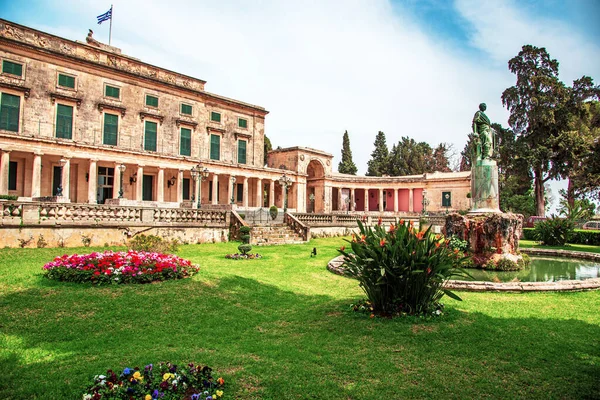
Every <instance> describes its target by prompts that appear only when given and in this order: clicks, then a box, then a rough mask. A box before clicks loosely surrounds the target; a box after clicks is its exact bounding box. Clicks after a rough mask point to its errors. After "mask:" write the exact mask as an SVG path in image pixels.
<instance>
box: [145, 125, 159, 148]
mask: <svg viewBox="0 0 600 400" xmlns="http://www.w3.org/2000/svg"><path fill="white" fill-rule="evenodd" d="M144 125H145V128H146V129H145V130H144V150H148V151H156V131H157V128H158V125H157V124H156V122H151V121H146V122H145V124H144Z"/></svg>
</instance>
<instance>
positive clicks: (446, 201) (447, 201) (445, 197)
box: [442, 192, 452, 207]
mask: <svg viewBox="0 0 600 400" xmlns="http://www.w3.org/2000/svg"><path fill="white" fill-rule="evenodd" d="M442 207H452V193H451V192H442Z"/></svg>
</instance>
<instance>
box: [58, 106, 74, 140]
mask: <svg viewBox="0 0 600 400" xmlns="http://www.w3.org/2000/svg"><path fill="white" fill-rule="evenodd" d="M56 137H57V138H62V139H72V138H73V107H71V106H65V105H64V104H58V105H57V106H56Z"/></svg>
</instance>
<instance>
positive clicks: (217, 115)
mask: <svg viewBox="0 0 600 400" xmlns="http://www.w3.org/2000/svg"><path fill="white" fill-rule="evenodd" d="M210 120H211V121H213V122H221V114H220V113H218V112H214V111H211V112H210Z"/></svg>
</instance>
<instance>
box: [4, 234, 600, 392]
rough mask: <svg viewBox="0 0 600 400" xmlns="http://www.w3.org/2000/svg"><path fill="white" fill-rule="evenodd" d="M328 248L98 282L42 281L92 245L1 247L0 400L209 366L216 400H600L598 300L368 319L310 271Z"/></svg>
mask: <svg viewBox="0 0 600 400" xmlns="http://www.w3.org/2000/svg"><path fill="white" fill-rule="evenodd" d="M343 243H344V242H343V240H342V239H318V240H314V241H312V242H311V243H310V244H307V245H294V246H280V247H277V246H276V247H260V248H258V250H259V251H260V253H262V254H263V255H264V259H262V260H248V261H233V260H226V259H224V258H223V255H224V254H225V253H228V252H234V251H235V249H236V247H237V243H223V244H204V245H188V246H182V247H181V250H180V252H179V255H180V256H182V257H185V258H189V259H191V260H193V261H194V262H196V263H199V264H200V265H201V267H202V270H201V272H200V274H199V275H196V276H194V277H193V278H192V279H187V280H182V281H172V282H163V283H158V284H151V285H137V286H136V285H132V286H111V287H92V286H88V285H77V284H68V283H59V282H52V281H48V280H45V279H43V278H42V277H41V266H42V265H43V264H44V263H45V262H47V261H49V260H51V259H52V258H53V257H54V256H55V255H60V254H62V253H64V252H65V251H67V252H69V253H71V252H77V251H80V252H83V251H90V250H91V249H3V250H0V260H1V261H0V277H1V278H0V296H1V300H0V341H1V343H0V360H1V361H0V374H1V376H2V379H0V398H2V399H38V398H39V399H81V393H82V390H83V388H84V387H85V386H86V385H87V384H88V383H89V382H90V380H91V378H92V377H93V376H94V375H95V374H100V373H103V372H104V371H105V370H106V369H108V368H115V369H117V368H122V367H126V366H128V367H134V366H143V365H145V364H148V363H150V362H157V361H161V360H164V361H167V360H170V361H173V362H175V363H184V362H189V361H194V362H199V363H205V364H208V365H210V366H212V367H213V368H215V369H216V371H217V375H222V376H223V377H224V378H225V380H226V382H227V389H226V397H225V398H227V399H345V400H348V399H368V400H374V399H408V398H432V399H479V398H505V399H515V398H527V399H554V398H556V399H558V398H560V399H569V398H571V399H575V398H599V397H600V379H599V378H598V377H599V376H600V345H599V343H600V313H599V312H598V310H600V292H598V291H595V292H581V293H564V294H558V293H539V294H497V293H466V292H464V293H461V294H460V295H461V296H462V297H463V299H464V301H463V302H457V301H453V300H450V299H447V300H446V304H447V314H446V315H445V316H444V317H442V318H439V319H436V320H433V321H431V320H429V321H427V320H421V319H416V318H404V319H395V320H387V319H370V318H369V317H368V316H366V315H363V314H356V313H353V312H351V311H349V305H350V303H351V302H352V301H354V300H356V299H359V298H361V297H362V293H361V291H360V290H359V288H358V285H357V282H356V281H354V280H351V279H347V278H343V277H340V276H337V275H333V274H331V273H329V272H328V271H327V270H326V269H325V266H326V263H327V261H328V260H329V259H331V258H332V257H334V256H335V255H336V248H337V247H339V246H340V245H341V244H343ZM313 247H316V248H317V250H318V256H317V257H316V258H311V257H310V250H311V249H312V248H313ZM255 249H256V248H255Z"/></svg>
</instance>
